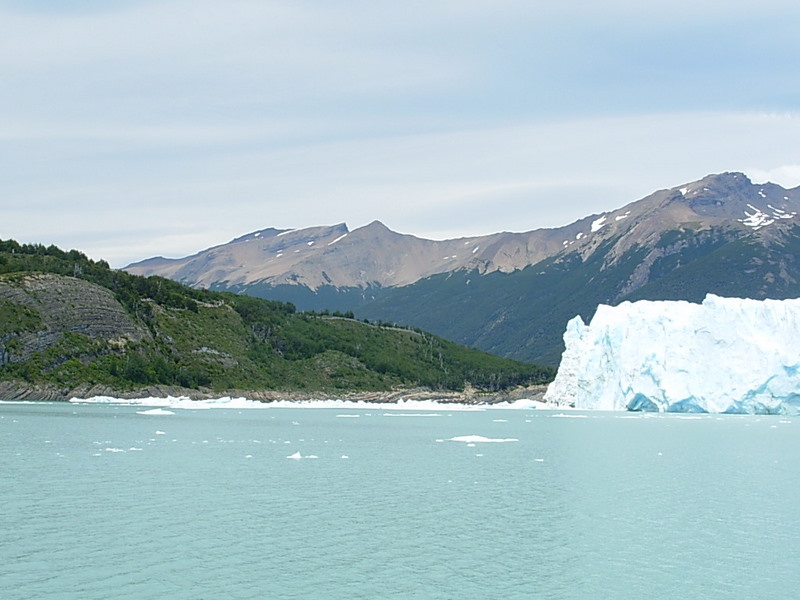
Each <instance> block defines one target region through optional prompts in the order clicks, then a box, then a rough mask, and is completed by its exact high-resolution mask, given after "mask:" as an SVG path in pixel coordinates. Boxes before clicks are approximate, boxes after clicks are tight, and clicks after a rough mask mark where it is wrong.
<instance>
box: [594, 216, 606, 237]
mask: <svg viewBox="0 0 800 600" xmlns="http://www.w3.org/2000/svg"><path fill="white" fill-rule="evenodd" d="M607 218H608V217H606V216H605V215H603V216H602V217H600V218H599V219H595V220H594V221H592V227H591V229H592V233H595V232H596V231H600V229H601V228H602V227H603V225H605V224H606V219H607Z"/></svg>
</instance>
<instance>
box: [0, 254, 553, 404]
mask: <svg viewBox="0 0 800 600" xmlns="http://www.w3.org/2000/svg"><path fill="white" fill-rule="evenodd" d="M552 375H553V373H552V371H551V370H550V369H547V368H540V367H536V366H534V365H530V364H524V363H520V362H516V361H510V360H507V359H503V358H500V357H497V356H492V355H489V354H486V353H483V352H480V351H477V350H473V349H469V348H463V347H459V346H457V345H456V344H453V343H452V342H448V341H446V340H443V339H441V338H439V337H437V336H434V335H431V334H428V333H426V332H424V331H421V330H418V329H409V328H406V329H403V328H398V327H387V326H383V325H380V324H371V323H364V322H360V321H357V320H355V319H352V318H345V317H344V316H333V315H310V314H305V313H304V314H298V313H296V312H295V309H294V307H293V306H292V305H289V304H284V303H279V302H272V301H268V300H263V299H260V298H253V297H249V296H240V295H235V294H229V293H221V292H211V291H205V290H196V289H192V288H189V287H187V286H184V285H182V284H178V283H176V282H173V281H170V280H167V279H164V278H161V277H148V278H145V277H142V276H136V275H130V274H128V273H125V272H122V271H114V270H112V269H110V268H109V267H108V264H107V263H105V262H103V261H100V262H95V261H92V260H89V259H88V258H87V257H86V256H84V255H83V254H81V253H80V252H77V251H75V250H72V251H70V252H64V251H62V250H60V249H58V248H56V247H54V246H50V247H44V246H41V245H28V244H26V245H20V244H18V243H17V242H14V241H13V240H12V241H0V394H2V396H3V397H5V398H8V397H9V395H12V396H13V397H19V396H20V395H24V396H26V397H29V398H49V399H65V398H68V397H70V395H75V394H80V395H97V394H102V395H108V394H114V395H119V394H123V393H128V392H131V393H137V392H136V390H142V389H143V388H146V387H147V386H162V387H161V388H160V390H161V391H160V392H156V393H158V394H163V393H164V390H165V389H166V391H167V393H173V394H174V393H176V391H175V390H177V391H178V392H177V393H186V390H190V391H191V390H193V391H197V392H203V393H208V394H217V395H222V394H224V393H225V392H228V393H240V394H241V393H247V394H248V395H251V396H253V395H255V397H266V396H265V395H264V393H265V390H279V391H282V392H298V391H305V392H313V391H324V392H326V393H327V394H336V395H341V394H344V393H347V392H352V391H370V392H374V391H381V390H384V391H390V390H407V389H409V388H414V387H425V388H428V389H432V390H456V391H458V390H463V389H464V388H465V386H466V387H468V388H469V389H470V390H477V391H478V392H496V391H498V390H505V389H508V388H510V387H513V386H518V385H527V384H534V383H543V382H546V381H547V380H548V379H549V378H551V377H552ZM163 386H166V388H164V387H163ZM14 390H17V391H16V392H15V391H14ZM18 390H23V392H18ZM241 390H245V392H241ZM247 390H249V392H247ZM144 393H145V394H146V395H150V394H152V393H153V392H148V391H145V392H144Z"/></svg>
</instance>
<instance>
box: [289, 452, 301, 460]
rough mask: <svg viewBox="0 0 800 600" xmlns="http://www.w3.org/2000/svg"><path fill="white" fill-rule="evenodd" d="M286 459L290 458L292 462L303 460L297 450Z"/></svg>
mask: <svg viewBox="0 0 800 600" xmlns="http://www.w3.org/2000/svg"><path fill="white" fill-rule="evenodd" d="M286 458H291V459H292V460H300V459H301V458H303V456H302V455H301V454H300V451H299V450H298V451H297V452H295V453H294V454H290V455H289V456H287V457H286Z"/></svg>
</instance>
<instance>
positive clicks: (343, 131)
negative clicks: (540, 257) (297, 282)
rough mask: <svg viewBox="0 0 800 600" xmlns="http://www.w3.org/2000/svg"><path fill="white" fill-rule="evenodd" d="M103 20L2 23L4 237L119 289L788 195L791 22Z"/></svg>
mask: <svg viewBox="0 0 800 600" xmlns="http://www.w3.org/2000/svg"><path fill="white" fill-rule="evenodd" d="M102 4H103V6H102V7H100V8H99V9H97V8H90V7H88V5H87V4H82V5H81V7H80V8H77V6H78V5H77V4H76V5H74V6H73V8H72V10H66V9H65V8H64V6H65V4H64V3H58V4H57V7H58V8H57V9H56V10H53V11H48V10H46V9H45V8H42V6H43V4H39V3H37V4H36V6H37V7H39V8H36V9H35V10H34V9H33V8H31V7H32V6H33V3H26V2H16V3H11V4H9V2H5V3H3V4H0V16H1V17H2V19H0V23H2V25H0V80H2V81H3V93H2V94H0V152H2V156H1V157H0V158H2V160H0V202H2V204H3V207H4V209H3V214H2V219H1V220H0V237H14V238H17V239H20V240H22V241H40V242H43V243H56V244H58V245H61V246H64V247H77V248H79V249H83V250H85V251H87V252H89V253H90V254H92V255H93V256H95V257H98V258H101V257H106V258H108V259H109V260H111V261H112V262H113V263H114V264H116V265H120V264H123V263H125V262H129V261H132V260H137V259H141V258H145V257H147V256H150V255H152V254H167V255H181V254H189V253H192V252H194V251H197V250H199V249H201V248H204V247H207V246H210V245H213V244H218V243H223V242H226V241H228V240H229V239H230V238H231V237H234V236H236V235H239V234H242V233H245V232H247V231H253V230H256V229H261V228H264V227H269V226H277V227H305V226H310V225H316V224H327V223H337V222H341V221H347V222H348V223H349V224H350V226H351V227H355V226H358V225H362V224H365V223H368V222H370V221H372V220H374V219H380V220H383V221H384V222H386V223H387V225H389V226H391V227H393V228H394V229H397V230H400V231H403V232H407V233H414V234H417V235H428V236H431V237H435V236H438V237H441V236H442V235H445V236H447V237H449V236H458V235H466V234H483V233H491V232H493V231H498V230H501V229H505V230H516V231H521V230H526V229H534V228H537V227H543V226H557V225H563V224H566V223H568V222H570V221H572V220H575V219H577V218H580V217H583V216H586V215H588V214H591V213H597V212H601V211H603V210H610V209H612V208H616V207H618V206H621V205H623V204H625V203H627V202H630V201H632V200H635V199H637V198H639V197H642V196H644V195H646V194H648V193H650V192H652V191H653V190H655V189H657V188H660V187H671V186H674V185H679V184H681V183H685V182H688V181H691V180H694V179H699V178H700V177H702V176H704V175H706V174H708V173H711V172H719V171H729V170H744V171H747V172H749V173H750V174H751V175H752V176H753V177H754V178H755V179H777V180H778V181H779V182H789V181H792V182H794V181H797V175H796V167H794V166H793V165H800V149H798V144H797V140H798V139H800V127H798V118H797V116H796V115H794V114H793V113H781V112H775V113H774V114H772V113H769V112H767V111H769V110H774V111H782V110H787V108H788V109H793V108H794V106H795V105H796V98H797V94H798V93H800V80H798V79H797V78H796V77H795V71H796V65H795V64H794V62H792V59H793V57H794V56H796V55H797V51H798V50H800V41H799V38H798V37H797V36H796V35H793V34H792V35H785V34H786V32H793V30H794V29H795V28H796V27H795V26H796V25H797V23H798V20H799V19H800V17H798V15H800V6H796V5H795V3H791V4H790V3H788V2H779V1H769V0H768V1H767V2H764V3H762V4H759V7H758V9H757V10H755V9H753V8H752V7H751V6H750V3H749V2H744V0H741V1H738V0H735V1H733V2H726V3H722V2H718V1H714V2H708V3H699V2H688V0H678V1H677V2H666V1H665V0H656V1H655V2H650V3H641V2H639V3H631V2H628V1H623V0H613V1H612V2H607V3H599V4H598V3H590V2H580V1H577V0H573V1H568V2H563V3H550V4H547V5H542V4H541V3H530V2H525V1H523V0H492V1H490V0H466V1H462V2H455V0H439V1H432V2H430V1H427V2H426V1H423V0H410V1H409V2H404V3H365V2H361V1H359V2H355V1H353V0H342V1H341V2H336V3H333V2H317V1H310V0H308V1H306V0H296V1H292V2H289V1H282V0H262V1H255V0H231V1H230V2H224V3H222V2H212V1H210V0H196V1H193V2H189V1H187V0H165V1H158V2H155V1H144V0H127V1H116V2H112V0H109V1H108V3H102ZM9 6H16V7H17V10H11V9H9ZM51 6H56V4H55V3H54V2H53V3H51ZM711 15H713V17H714V18H713V19H712V18H709V16H711ZM709 39H713V40H714V43H713V44H709V43H707V42H708V40H709ZM6 206H14V207H15V208H14V209H13V210H11V209H6V208H5V207H6Z"/></svg>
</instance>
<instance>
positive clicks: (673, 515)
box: [0, 404, 800, 600]
mask: <svg viewBox="0 0 800 600" xmlns="http://www.w3.org/2000/svg"><path fill="white" fill-rule="evenodd" d="M144 410H146V407H145V408H143V407H137V406H122V405H100V404H95V405H66V404H0V452H2V457H3V467H2V471H1V472H0V494H2V504H1V505H0V526H1V527H0V597H2V598H4V599H23V598H24V599H29V598H36V599H46V598H52V599H55V598H58V599H59V600H63V599H72V598H74V599H76V600H77V599H80V600H91V599H104V600H105V599H107V598H120V599H123V598H136V599H141V598H177V599H180V598H186V599H202V598H242V599H244V598H303V599H310V598H324V599H339V598H342V599H344V598H348V599H350V598H425V599H434V598H476V599H477V598H481V599H488V598H559V599H560V598H582V599H583V598H611V599H613V598H650V599H653V598H670V599H672V598H679V597H685V598H792V597H796V596H797V591H796V590H797V587H798V584H800V573H798V569H797V560H798V558H800V519H798V518H797V510H798V505H799V504H798V499H800V498H799V495H800V494H799V492H800V481H799V479H800V476H799V475H798V473H800V469H798V467H797V465H798V462H799V461H800V420H788V419H785V418H779V417H754V416H713V415H712V416H699V417H696V416H692V417H687V416H678V415H643V416H632V415H628V414H624V413H620V414H612V413H575V412H570V413H558V412H550V411H535V410H486V411H458V410H448V409H441V410H435V411H413V410H405V411H403V410H385V409H382V408H375V409H345V408H329V409H309V408H262V409H233V408H230V409H226V408H217V409H213V410H183V409H177V408H173V409H170V410H169V411H166V412H172V413H173V414H141V413H142V412H143V411H144ZM157 412H158V411H157ZM462 436H483V437H484V438H488V439H492V440H504V441H492V442H486V441H484V442H481V441H478V442H474V443H471V442H470V441H469V440H470V439H472V438H465V440H464V441H458V440H456V441H453V438H461V437H462ZM298 453H299V456H300V457H302V458H296V457H297V456H298ZM292 456H294V457H295V458H287V457H292ZM313 457H316V458H313Z"/></svg>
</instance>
